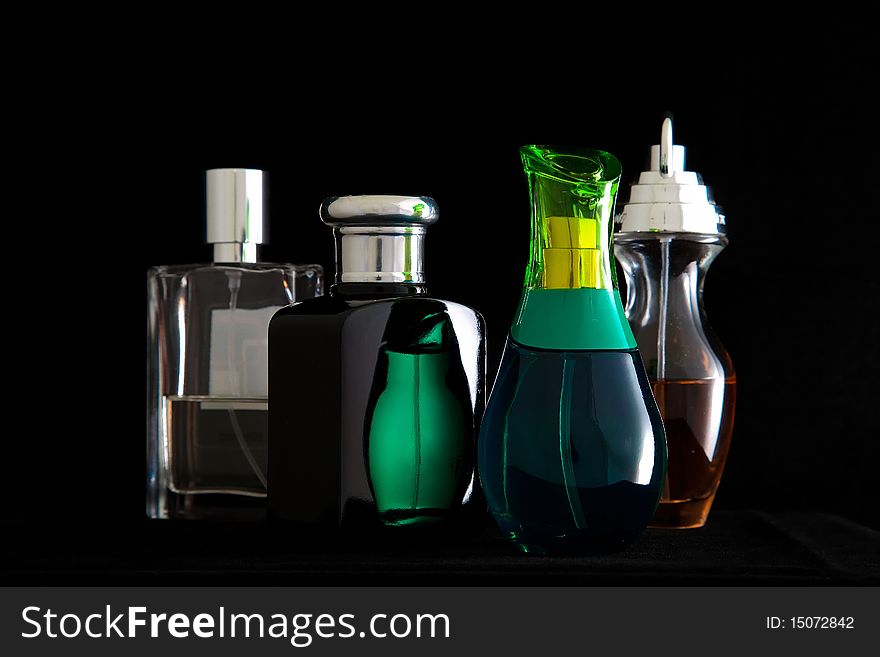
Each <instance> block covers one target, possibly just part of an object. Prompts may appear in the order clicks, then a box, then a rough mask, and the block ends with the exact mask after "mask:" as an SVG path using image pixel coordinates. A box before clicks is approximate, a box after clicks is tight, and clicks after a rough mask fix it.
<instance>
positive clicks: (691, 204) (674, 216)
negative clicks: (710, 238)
mask: <svg viewBox="0 0 880 657" xmlns="http://www.w3.org/2000/svg"><path fill="white" fill-rule="evenodd" d="M649 167H650V169H649V170H648V171H643V172H642V173H641V175H640V176H639V181H638V183H636V184H634V185H632V187H630V196H629V201H628V202H627V203H625V204H624V206H623V210H622V211H621V212H620V213H619V214H618V215H617V217H616V219H615V221H616V223H617V231H618V232H620V233H641V232H649V233H658V232H666V233H701V234H708V235H717V234H724V233H725V232H726V229H725V223H724V215H723V214H722V213H721V209H720V208H719V207H718V206H716V205H715V203H714V201H713V200H712V194H711V191H710V189H709V188H708V187H706V186H705V185H704V184H703V180H702V178H700V176H699V174H697V173H696V172H694V171H685V168H684V167H685V149H684V146H678V145H675V144H673V141H672V117H671V116H667V117H666V118H665V119H664V120H663V127H662V128H661V131H660V144H657V145H654V146H651V158H650V164H649Z"/></svg>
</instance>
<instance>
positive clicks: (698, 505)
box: [648, 495, 715, 529]
mask: <svg viewBox="0 0 880 657" xmlns="http://www.w3.org/2000/svg"><path fill="white" fill-rule="evenodd" d="M714 500H715V496H714V495H711V496H709V497H706V498H703V499H693V500H680V501H679V500H674V501H673V500H670V501H662V500H661V501H660V506H658V507H657V512H656V513H655V514H654V517H653V518H652V519H651V522H650V523H648V527H652V528H655V529H697V528H698V527H702V526H703V525H705V524H706V519H707V518H708V517H709V511H710V509H711V508H712V502H713V501H714Z"/></svg>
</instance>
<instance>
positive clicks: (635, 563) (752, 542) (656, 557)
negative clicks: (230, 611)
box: [0, 510, 880, 586]
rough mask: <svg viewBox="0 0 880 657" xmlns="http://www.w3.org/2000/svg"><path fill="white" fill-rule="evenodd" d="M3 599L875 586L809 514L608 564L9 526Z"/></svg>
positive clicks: (171, 532) (867, 562) (871, 571)
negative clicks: (163, 589)
mask: <svg viewBox="0 0 880 657" xmlns="http://www.w3.org/2000/svg"><path fill="white" fill-rule="evenodd" d="M5 529H6V531H5V532H4V534H5V537H4V540H3V550H4V551H5V552H6V553H7V557H6V558H5V559H3V560H2V566H0V583H2V584H4V585H133V584H140V585H261V586H265V585H268V586H272V585H502V586H505V585H533V584H534V585H538V584H540V585H593V584H596V585H609V584H623V585H643V584H661V585H759V584H760V585H767V584H770V585H863V584H870V585H876V584H880V532H878V531H876V530H873V529H870V528H867V527H864V526H861V525H858V524H855V523H853V522H851V521H849V520H846V519H843V518H840V517H837V516H832V515H827V514H818V513H768V512H759V511H722V510H717V511H715V512H713V514H712V516H711V518H710V520H709V523H708V524H707V526H706V527H703V528H701V529H692V530H661V529H649V530H647V531H646V532H645V534H644V535H643V536H642V537H641V538H640V539H639V540H638V541H637V542H636V543H635V544H634V545H632V546H631V547H630V548H629V549H627V550H626V551H624V552H620V553H617V554H612V555H607V556H592V557H537V556H529V555H522V554H520V553H518V552H516V551H515V550H513V549H512V548H511V547H510V546H509V544H508V543H507V542H506V541H504V540H503V539H502V538H501V537H500V536H499V535H498V533H497V532H496V531H494V530H493V529H492V528H491V527H487V528H486V529H485V530H484V531H483V532H482V533H481V534H480V535H478V536H476V537H473V538H467V539H457V540H445V541H443V540H436V539H434V540H424V539H422V540H419V541H409V542H407V543H406V544H402V543H400V542H394V543H389V542H383V543H379V542H364V541H361V542H358V543H354V542H352V541H351V540H345V541H343V540H336V541H333V542H325V543H323V544H320V545H319V544H316V543H310V544H306V543H304V542H303V541H301V540H297V539H295V538H290V537H287V538H285V537H282V536H279V535H278V534H276V533H275V532H273V531H271V530H270V529H269V528H267V527H266V526H265V525H264V524H262V523H241V524H217V523H204V522H198V521H190V522H180V521H178V522H163V521H146V520H145V521H143V522H130V523H96V522H85V523H75V522H67V523H62V524H55V525H52V526H47V525H39V524H22V523H19V524H16V525H12V526H10V525H7V526H6V528H5Z"/></svg>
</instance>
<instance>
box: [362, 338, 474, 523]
mask: <svg viewBox="0 0 880 657" xmlns="http://www.w3.org/2000/svg"><path fill="white" fill-rule="evenodd" d="M377 390H378V391H379V394H378V396H377V397H376V401H375V405H374V406H373V408H372V412H371V413H368V416H367V427H368V429H367V458H368V465H369V474H370V483H371V488H372V491H373V495H374V497H375V500H376V506H377V510H378V511H379V515H380V518H381V519H382V521H383V522H384V523H385V524H390V525H410V524H427V523H431V522H432V521H434V520H441V519H443V518H444V517H445V516H447V515H448V513H449V510H450V509H454V508H456V507H457V506H458V505H459V504H460V503H461V499H462V497H463V495H464V493H465V490H466V489H467V486H468V485H469V484H470V473H471V472H472V464H473V458H472V454H471V452H472V449H473V436H474V426H473V419H472V417H473V413H472V410H471V400H470V389H469V387H468V383H467V379H466V377H465V375H464V371H463V370H462V369H461V365H460V362H459V358H458V355H457V354H453V353H452V352H451V351H450V349H448V348H447V349H442V350H440V351H433V350H429V349H426V350H424V351H421V352H416V351H413V352H400V351H394V350H391V349H387V348H386V349H383V350H382V352H381V353H380V358H379V366H378V369H377V376H376V384H375V385H374V391H377Z"/></svg>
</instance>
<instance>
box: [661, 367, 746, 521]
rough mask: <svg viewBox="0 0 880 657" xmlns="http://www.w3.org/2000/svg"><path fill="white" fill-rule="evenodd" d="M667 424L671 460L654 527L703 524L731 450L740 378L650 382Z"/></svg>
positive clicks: (664, 422) (667, 440) (664, 421)
mask: <svg viewBox="0 0 880 657" xmlns="http://www.w3.org/2000/svg"><path fill="white" fill-rule="evenodd" d="M651 387H652V388H653V389H654V397H655V398H656V400H657V405H658V406H659V407H660V414H661V415H662V416H663V424H664V426H665V427H666V442H667V445H668V449H669V462H668V466H667V470H666V481H665V483H664V486H663V492H662V494H661V497H660V506H659V507H658V509H657V513H656V514H655V515H654V519H653V520H652V521H651V526H652V527H678V528H689V527H702V526H703V525H704V524H705V522H706V518H707V516H708V515H709V510H710V509H711V508H712V502H713V501H714V499H715V492H716V491H717V490H718V484H719V482H720V481H721V474H722V472H723V471H724V463H725V462H726V461H727V453H728V451H729V449H730V438H731V434H732V432H733V414H734V407H735V405H736V376H730V377H728V378H727V379H698V380H684V381H651Z"/></svg>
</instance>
